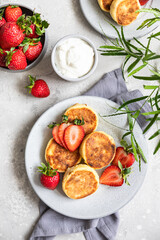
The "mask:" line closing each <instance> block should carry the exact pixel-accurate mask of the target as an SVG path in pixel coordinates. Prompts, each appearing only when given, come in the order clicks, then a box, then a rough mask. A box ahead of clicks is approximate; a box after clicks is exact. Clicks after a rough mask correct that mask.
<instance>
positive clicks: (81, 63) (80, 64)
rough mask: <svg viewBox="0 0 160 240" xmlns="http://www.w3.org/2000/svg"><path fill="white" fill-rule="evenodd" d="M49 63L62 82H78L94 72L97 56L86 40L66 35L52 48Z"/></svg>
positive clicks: (91, 44) (94, 49)
mask: <svg viewBox="0 0 160 240" xmlns="http://www.w3.org/2000/svg"><path fill="white" fill-rule="evenodd" d="M51 63H52V66H53V69H54V71H55V72H56V73H57V75H59V76H60V77H61V78H63V79H64V80H67V81H80V80H84V79H85V78H88V77H89V76H90V75H91V74H92V73H93V72H94V71H95V69H96V67H97V63H98V54H97V50H96V48H95V47H94V45H93V43H92V42H91V41H90V40H89V39H88V38H86V37H84V36H80V35H68V36H65V37H63V38H62V39H60V40H59V41H58V42H57V43H56V45H55V46H54V48H53V51H52V54H51Z"/></svg>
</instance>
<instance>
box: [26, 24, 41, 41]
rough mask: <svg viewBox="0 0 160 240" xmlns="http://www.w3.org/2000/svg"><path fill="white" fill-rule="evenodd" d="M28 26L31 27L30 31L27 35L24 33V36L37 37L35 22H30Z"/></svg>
mask: <svg viewBox="0 0 160 240" xmlns="http://www.w3.org/2000/svg"><path fill="white" fill-rule="evenodd" d="M30 28H31V31H32V33H30V34H28V35H27V34H26V36H27V37H29V38H38V37H39V36H38V34H37V33H36V25H35V24H31V26H30Z"/></svg>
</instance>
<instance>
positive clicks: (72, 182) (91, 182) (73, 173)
mask: <svg viewBox="0 0 160 240" xmlns="http://www.w3.org/2000/svg"><path fill="white" fill-rule="evenodd" d="M98 186H99V177H98V174H97V173H96V171H95V170H94V169H93V168H91V167H89V166H87V165H86V164H79V165H77V166H74V167H72V168H68V169H67V171H66V173H65V175H64V177H63V181H62V188H63V191H64V192H65V194H66V195H67V196H68V197H69V198H72V199H80V198H84V197H87V196H89V195H91V194H93V193H94V192H95V191H96V190H97V189H98Z"/></svg>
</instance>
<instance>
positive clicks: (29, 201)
mask: <svg viewBox="0 0 160 240" xmlns="http://www.w3.org/2000/svg"><path fill="white" fill-rule="evenodd" d="M8 2H10V3H17V4H25V5H28V6H29V7H32V8H35V9H36V11H37V12H40V13H42V15H43V16H45V18H46V19H47V20H48V21H49V22H50V23H51V24H50V27H49V29H48V37H49V42H48V48H47V52H46V54H45V56H44V58H43V60H42V61H41V62H40V63H39V64H38V65H37V66H36V67H34V68H33V69H31V70H30V71H28V72H24V73H14V74H13V73H6V72H3V71H0V136H1V141H0V161H1V164H0V178H1V180H0V207H1V210H0V239H1V240H11V239H12V240H18V239H28V237H29V235H30V233H31V230H32V228H33V227H34V224H35V223H36V221H37V219H38V216H39V212H38V201H39V199H38V198H37V196H36V195H35V193H34V192H33V190H32V188H31V186H30V184H29V182H28V179H27V175H26V172H25V165H24V150H25V144H26V140H27V136H28V134H29V132H30V130H31V127H32V126H33V124H34V123H35V121H36V120H37V119H38V117H39V116H40V115H41V114H42V113H43V112H44V111H45V110H47V109H48V108H49V107H50V106H52V105H54V104H55V103H57V102H59V101H61V100H63V99H66V98H69V97H73V96H77V95H81V94H82V93H83V92H84V91H86V90H87V89H89V88H90V87H91V86H92V85H93V84H94V83H96V82H97V81H98V80H99V79H100V78H101V76H102V75H103V74H104V73H106V72H109V71H111V70H113V69H115V68H118V67H120V66H121V64H122V60H123V58H119V57H118V58H117V57H102V56H99V64H98V67H97V69H96V71H95V73H94V74H93V75H92V76H91V77H90V78H89V79H87V80H84V81H83V82H78V83H70V82H66V81H63V80H61V79H60V78H59V77H58V76H57V75H56V74H55V73H52V74H51V75H48V76H47V74H49V73H51V72H52V67H51V63H50V55H51V51H52V48H53V46H54V44H55V43H56V41H57V40H59V39H60V38H61V37H63V36H65V35H68V34H81V35H84V36H86V37H88V38H90V40H92V41H93V43H94V44H95V46H96V47H97V48H98V47H99V46H100V45H102V44H103V38H102V37H101V35H100V34H98V33H97V32H96V31H95V30H93V29H92V28H91V26H90V25H89V24H88V23H87V22H86V20H85V19H84V17H83V15H82V12H81V10H80V6H79V1H78V0H60V1H59V0H46V1H44V0H34V1H33V0H22V1H16V0H15V1H8ZM4 3H6V1H5V0H1V1H0V4H4ZM141 41H142V42H143V43H145V42H146V37H144V38H142V39H141ZM152 48H153V49H154V50H155V51H159V50H160V44H159V45H158V42H155V43H154V45H153V46H152ZM146 71H147V70H144V71H142V73H146ZM29 74H32V75H37V76H41V77H43V78H44V79H45V80H46V81H47V83H48V85H49V87H50V90H51V95H50V96H49V97H48V98H46V99H36V98H34V97H32V96H30V95H29V94H28V92H27V90H26V89H25V86H26V84H27V83H28V80H27V76H28V75H29ZM143 84H144V82H142V81H138V80H135V79H132V78H129V79H128V82H127V87H128V89H129V90H133V89H137V88H138V89H140V90H141V91H142V92H143V94H146V93H147V92H146V90H143ZM156 129H157V126H156V125H155V126H154V129H153V131H154V130H156ZM153 131H151V132H149V133H148V134H147V137H149V136H150V135H151V133H152V132H153ZM156 143H157V140H153V141H148V148H149V159H148V161H149V163H148V173H147V176H146V179H145V182H144V184H143V186H142V187H141V189H140V191H139V192H138V193H137V195H136V196H135V197H134V199H133V200H132V201H131V202H130V203H129V204H128V205H127V206H125V207H124V208H123V209H121V210H120V215H121V221H120V227H119V231H118V234H117V238H116V240H135V239H138V240H159V239H160V228H159V226H160V207H159V201H160V163H159V161H160V154H159V153H158V154H157V155H156V156H153V155H152V152H153V149H154V147H155V144H156ZM73 239H74V240H84V237H83V234H82V233H78V234H73V235H64V236H57V237H56V238H55V240H73Z"/></svg>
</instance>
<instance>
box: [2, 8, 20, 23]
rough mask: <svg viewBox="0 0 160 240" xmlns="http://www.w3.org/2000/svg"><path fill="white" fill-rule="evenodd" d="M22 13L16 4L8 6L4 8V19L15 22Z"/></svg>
mask: <svg viewBox="0 0 160 240" xmlns="http://www.w3.org/2000/svg"><path fill="white" fill-rule="evenodd" d="M21 15H22V9H21V8H20V7H18V6H13V5H12V6H8V7H7V8H6V10H5V19H6V21H7V22H17V19H18V18H19V17H20V16H21Z"/></svg>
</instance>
